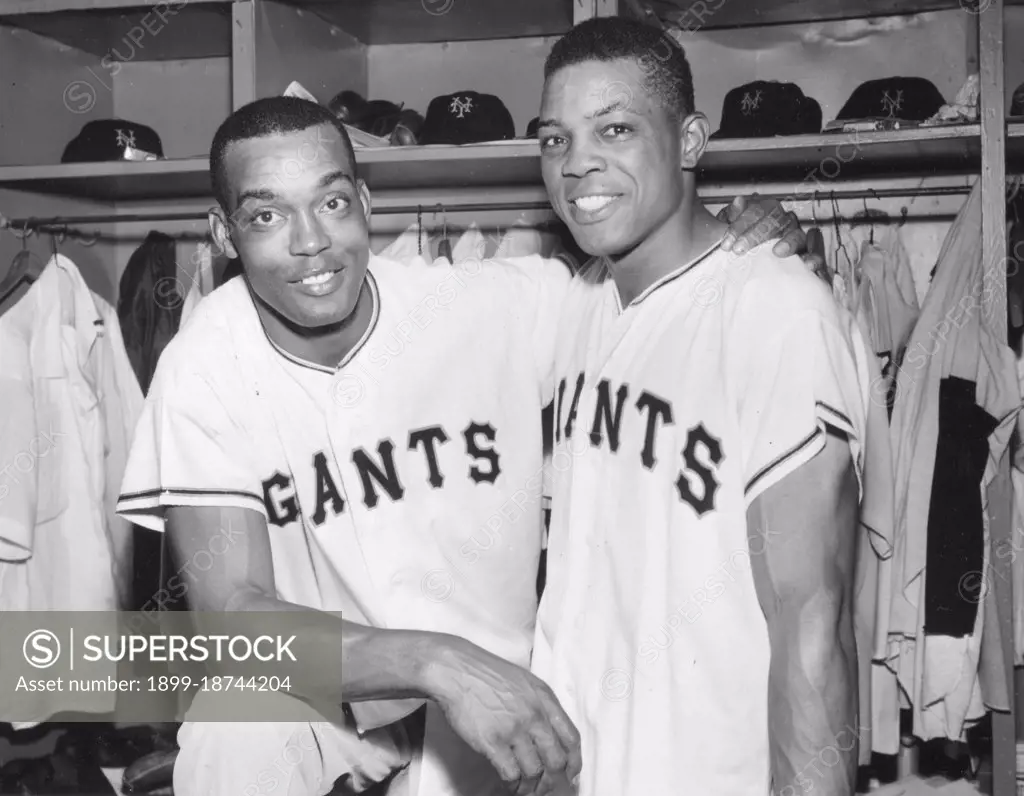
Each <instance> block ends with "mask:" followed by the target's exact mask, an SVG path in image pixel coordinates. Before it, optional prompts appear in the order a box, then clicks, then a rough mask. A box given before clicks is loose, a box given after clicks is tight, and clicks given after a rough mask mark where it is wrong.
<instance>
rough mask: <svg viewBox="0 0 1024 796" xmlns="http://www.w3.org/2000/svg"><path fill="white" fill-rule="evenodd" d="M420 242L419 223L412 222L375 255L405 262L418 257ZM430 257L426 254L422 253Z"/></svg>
mask: <svg viewBox="0 0 1024 796" xmlns="http://www.w3.org/2000/svg"><path fill="white" fill-rule="evenodd" d="M421 242H422V238H421V232H420V226H419V224H412V225H411V226H409V227H408V228H406V230H405V232H403V233H402V234H401V235H399V236H398V237H397V238H395V239H394V240H393V241H391V243H389V244H388V245H387V246H386V247H385V248H384V250H383V251H381V252H380V253H379V254H378V255H377V256H378V257H384V258H385V259H388V260H394V261H395V262H398V263H407V262H410V261H411V260H413V259H415V258H416V257H420V256H421V255H420V245H421ZM423 256H424V257H426V258H427V259H430V258H429V257H427V256H426V255H423Z"/></svg>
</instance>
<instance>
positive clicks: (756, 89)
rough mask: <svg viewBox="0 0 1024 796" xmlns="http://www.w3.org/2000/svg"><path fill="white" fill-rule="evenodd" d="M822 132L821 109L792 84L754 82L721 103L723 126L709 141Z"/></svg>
mask: <svg viewBox="0 0 1024 796" xmlns="http://www.w3.org/2000/svg"><path fill="white" fill-rule="evenodd" d="M819 132H821V105H819V104H818V102H817V101H816V100H814V99H811V98H810V97H807V96H805V95H804V92H803V91H802V90H801V89H800V87H799V86H798V85H796V84H795V83H780V82H779V81H777V80H755V81H753V82H752V83H746V84H745V85H742V86H737V87H736V88H734V89H732V90H731V91H730V92H729V93H728V94H726V95H725V100H724V101H723V102H722V123H721V125H720V127H719V128H718V131H717V132H716V133H714V134H713V135H712V136H711V137H712V138H768V137H771V136H775V135H802V134H806V133H819Z"/></svg>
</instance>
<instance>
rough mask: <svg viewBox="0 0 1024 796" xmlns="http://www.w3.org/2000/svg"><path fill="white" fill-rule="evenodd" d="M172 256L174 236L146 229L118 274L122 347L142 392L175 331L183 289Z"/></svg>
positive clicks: (118, 313)
mask: <svg viewBox="0 0 1024 796" xmlns="http://www.w3.org/2000/svg"><path fill="white" fill-rule="evenodd" d="M179 276H180V274H179V272H178V265H177V262H176V260H175V252H174V239H173V238H171V237H169V236H168V235H165V234H163V233H162V232H156V231H153V232H150V233H149V234H148V235H147V236H146V240H145V241H143V243H142V245H141V246H139V248H138V249H136V250H135V251H134V253H133V254H132V256H131V257H130V258H129V260H128V265H127V267H126V268H125V269H124V273H123V274H121V285H120V295H119V297H118V301H117V317H118V319H119V320H120V322H121V331H122V333H123V334H124V342H125V348H126V350H127V351H128V359H129V360H130V361H131V363H132V368H134V370H135V375H136V376H137V377H138V380H139V384H140V385H141V386H142V392H143V393H146V392H148V391H149V382H150V381H151V380H152V378H153V373H154V371H156V363H157V362H158V361H159V359H160V354H161V353H162V352H163V350H164V347H165V346H166V345H167V343H169V342H170V340H171V338H172V337H174V335H175V333H176V332H177V331H178V324H179V320H180V318H181V305H182V301H183V300H184V295H183V293H184V290H183V287H182V283H181V281H180V279H179Z"/></svg>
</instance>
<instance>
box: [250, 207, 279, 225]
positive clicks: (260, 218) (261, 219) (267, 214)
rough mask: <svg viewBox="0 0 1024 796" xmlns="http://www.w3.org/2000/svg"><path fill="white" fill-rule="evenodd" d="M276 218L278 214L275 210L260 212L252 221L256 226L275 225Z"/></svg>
mask: <svg viewBox="0 0 1024 796" xmlns="http://www.w3.org/2000/svg"><path fill="white" fill-rule="evenodd" d="M276 217H277V213H275V212H274V211H273V210H260V211H259V212H258V213H256V214H255V215H254V216H253V217H252V220H253V223H256V224H273V223H274V219H275V218H276Z"/></svg>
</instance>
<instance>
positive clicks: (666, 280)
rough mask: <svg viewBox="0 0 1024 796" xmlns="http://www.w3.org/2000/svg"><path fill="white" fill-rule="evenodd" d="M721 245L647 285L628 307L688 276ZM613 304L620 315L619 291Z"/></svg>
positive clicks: (719, 243) (713, 247)
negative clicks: (683, 276) (685, 275)
mask: <svg viewBox="0 0 1024 796" xmlns="http://www.w3.org/2000/svg"><path fill="white" fill-rule="evenodd" d="M721 245H722V241H718V243H716V244H715V245H714V246H712V247H711V248H710V249H708V250H707V251H706V252H704V253H703V254H701V255H699V256H698V257H696V258H695V259H693V260H691V261H690V262H688V263H686V264H685V265H682V266H680V267H679V268H678V269H677V270H675V271H673V272H672V273H670V274H665V276H663V277H662V278H661V279H659V280H658V281H657V282H655V283H654V284H653V285H648V287H647V289H646V290H644V291H643V292H642V293H641V294H640V295H639V296H637V297H636V298H635V299H633V300H632V301H631V302H629V306H630V307H636V306H638V305H639V304H641V303H642V302H643V301H644V299H646V298H647V297H648V296H650V295H651V294H652V293H653V292H654V291H656V290H657V289H658V288H660V287H664V286H665V285H668V284H670V283H672V282H675V281H676V280H677V279H678V278H679V277H681V276H682V275H683V274H688V273H689V272H690V271H692V270H693V269H694V268H696V267H697V266H698V265H700V264H701V263H702V262H704V261H705V260H706V259H708V257H710V256H711V255H712V254H714V253H715V252H716V251H718V247H719V246H721ZM615 304H616V305H617V306H618V308H619V312H620V313H621V312H622V300H621V299H620V298H619V291H618V290H615Z"/></svg>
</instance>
